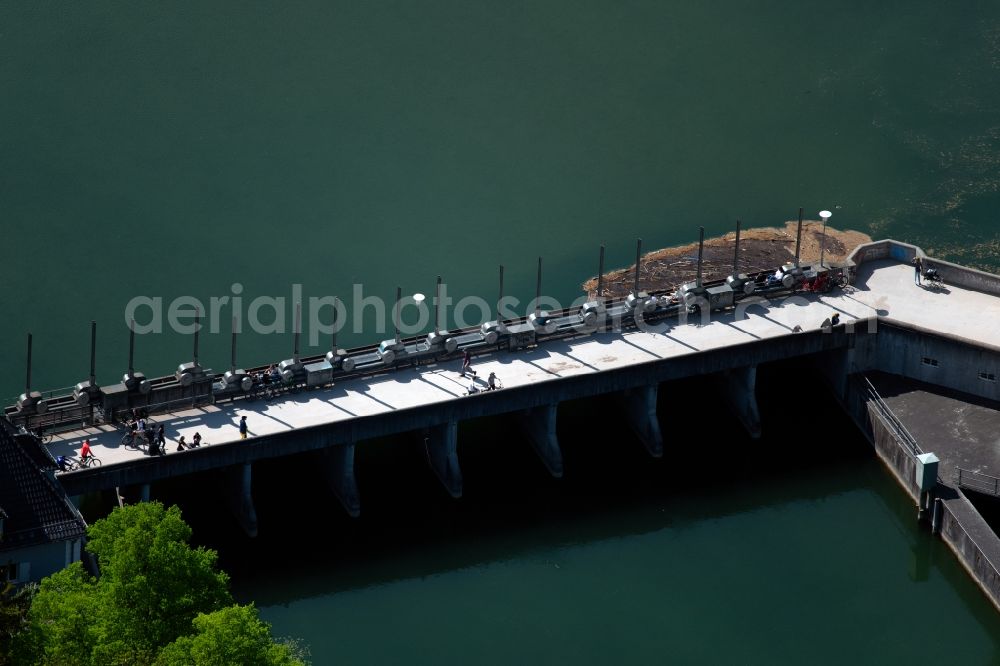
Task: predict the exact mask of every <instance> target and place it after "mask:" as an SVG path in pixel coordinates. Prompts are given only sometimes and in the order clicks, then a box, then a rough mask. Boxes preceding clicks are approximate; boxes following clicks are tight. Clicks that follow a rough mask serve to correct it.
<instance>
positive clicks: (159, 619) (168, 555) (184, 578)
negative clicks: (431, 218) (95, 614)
mask: <svg viewBox="0 0 1000 666" xmlns="http://www.w3.org/2000/svg"><path fill="white" fill-rule="evenodd" d="M87 538H88V543H87V550H89V551H90V552H91V553H93V554H94V555H96V556H97V562H98V566H99V567H100V571H101V577H100V580H99V587H100V592H101V594H100V597H101V600H102V602H103V603H102V621H101V623H100V628H101V633H100V634H99V636H98V645H97V651H96V653H95V657H99V658H100V659H101V660H102V661H103V660H104V659H114V656H115V655H133V656H134V657H136V658H139V659H142V660H145V661H152V659H150V658H149V657H150V656H151V655H154V654H155V653H156V651H157V650H158V649H159V648H161V647H163V646H164V645H166V644H167V643H170V642H171V641H173V640H174V639H176V638H177V637H178V636H181V635H183V634H186V633H188V632H189V631H191V621H192V620H194V618H195V616H196V615H198V614H199V613H210V612H212V611H214V610H216V609H218V608H221V607H223V606H225V605H227V604H230V603H232V597H231V596H230V594H229V577H228V576H227V575H226V574H225V573H223V572H221V571H218V570H217V569H216V560H217V557H216V553H215V551H212V550H207V549H205V548H191V546H190V545H188V541H189V540H190V539H191V528H190V527H189V526H188V524H187V523H185V522H184V520H183V519H182V518H181V511H180V509H179V508H178V507H176V506H172V507H170V508H169V509H165V508H164V507H163V505H162V504H160V503H159V502H142V503H139V504H134V505H130V506H126V507H123V508H119V509H115V510H114V511H113V512H112V513H111V515H110V516H108V517H107V518H105V519H103V520H99V521H96V522H95V523H94V524H93V525H92V526H91V527H90V529H88V530H87Z"/></svg>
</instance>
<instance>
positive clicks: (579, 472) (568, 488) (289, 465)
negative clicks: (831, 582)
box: [153, 363, 1000, 658]
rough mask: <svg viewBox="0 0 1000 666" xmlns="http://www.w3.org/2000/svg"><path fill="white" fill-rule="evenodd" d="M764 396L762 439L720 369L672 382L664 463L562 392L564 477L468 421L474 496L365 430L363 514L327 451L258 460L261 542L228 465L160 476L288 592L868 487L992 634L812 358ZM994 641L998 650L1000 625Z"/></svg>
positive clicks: (248, 578) (232, 560)
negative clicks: (733, 409) (246, 519)
mask: <svg viewBox="0 0 1000 666" xmlns="http://www.w3.org/2000/svg"><path fill="white" fill-rule="evenodd" d="M790 377H795V378H796V383H795V385H794V386H792V385H790V384H789V381H788V380H789V378H790ZM757 393H758V396H759V399H760V407H761V412H762V419H763V423H764V437H763V438H762V439H760V440H752V439H750V438H749V437H748V436H747V435H746V434H745V432H744V431H743V429H742V427H741V426H740V424H739V423H738V422H737V421H736V420H735V419H734V418H733V417H732V416H730V412H729V410H728V408H727V407H726V406H725V403H724V402H723V401H722V400H721V398H720V395H721V394H720V392H719V391H718V388H717V387H716V386H715V384H714V382H713V380H712V379H711V378H696V379H693V380H685V381H679V382H671V383H667V384H663V385H661V387H660V392H659V405H658V413H659V416H660V424H661V427H662V429H663V434H664V443H665V446H664V450H665V455H664V458H662V459H659V460H654V459H652V458H650V457H649V456H648V454H647V453H646V452H645V450H644V448H643V447H642V445H641V444H640V443H639V442H638V441H637V439H636V438H635V437H634V436H633V435H632V433H631V431H630V430H629V429H628V427H627V424H626V422H625V421H624V419H623V417H622V415H621V411H620V409H619V407H618V405H617V404H616V402H615V400H613V399H611V398H598V399H588V400H580V401H573V402H568V403H564V404H562V405H560V407H559V426H558V427H559V437H560V442H561V444H562V448H563V454H564V468H565V475H564V478H563V479H559V480H556V479H552V478H551V477H550V476H549V475H548V473H547V472H546V471H545V468H544V467H543V465H542V464H541V462H540V461H539V460H538V458H537V456H536V455H535V453H534V452H533V451H532V449H531V447H530V445H529V444H528V443H527V442H526V441H525V440H524V438H523V437H522V436H521V435H520V433H519V431H518V429H517V427H516V424H515V422H514V420H513V419H509V418H490V419H480V420H477V421H472V422H468V423H463V424H461V426H460V433H459V441H460V445H459V456H460V460H461V464H462V471H463V476H464V488H465V493H464V496H463V497H462V499H460V500H457V501H456V500H453V499H451V498H450V497H449V496H448V495H447V493H446V492H445V491H444V489H443V488H442V487H441V486H440V484H439V482H438V481H437V479H436V478H435V476H434V475H433V473H431V472H430V470H429V469H428V467H427V462H426V459H425V454H424V451H423V448H422V443H421V441H420V440H419V438H417V437H392V438H386V439H382V440H374V441H368V442H364V443H362V445H360V446H359V447H358V449H357V460H356V468H357V475H358V484H359V488H360V491H361V500H362V517H361V518H360V519H351V518H349V517H347V516H346V514H345V513H344V511H343V510H342V509H341V507H340V505H339V504H338V503H337V500H336V499H335V498H334V496H333V494H332V493H331V492H330V491H329V490H328V489H327V487H326V486H325V485H324V484H323V482H322V481H321V479H320V478H319V475H318V474H317V473H316V471H315V469H314V468H315V466H316V459H314V458H311V457H309V456H297V457H294V458H287V459H282V460H274V461H270V462H268V463H265V464H257V465H255V467H254V488H253V493H254V501H255V504H256V507H257V516H258V521H259V527H260V530H259V531H260V535H259V536H258V537H257V538H256V539H248V538H246V537H244V536H243V534H242V533H241V532H240V530H239V528H238V527H237V525H236V523H235V521H234V519H233V518H232V517H231V514H230V513H229V510H228V508H227V505H226V501H225V497H224V495H223V492H222V491H223V489H224V488H225V483H223V481H224V480H223V478H222V477H221V475H213V474H204V475H200V476H199V477H198V478H196V479H186V480H184V481H177V482H170V483H162V484H158V485H156V486H155V487H154V488H153V495H154V498H155V499H159V500H161V501H164V502H166V503H177V504H179V505H180V506H181V508H182V509H183V511H184V515H185V518H186V519H187V520H188V522H189V523H191V525H192V527H193V528H194V535H195V536H194V539H195V541H196V543H198V544H201V545H206V546H209V547H211V548H214V549H216V550H218V551H219V554H220V564H221V566H222V567H223V568H224V569H225V570H227V571H228V572H229V573H230V574H231V575H232V578H233V588H234V594H235V595H236V597H237V598H238V599H239V600H240V601H242V602H249V601H254V602H255V603H256V604H257V605H258V606H260V607H269V606H275V607H287V606H289V605H291V604H294V603H296V602H299V601H302V600H306V599H310V598H315V597H322V596H326V595H332V594H336V593H342V592H346V591H351V590H360V589H364V588H372V587H377V586H384V585H387V584H390V583H393V582H395V581H405V580H418V579H425V578H429V577H433V576H435V575H438V574H447V573H448V572H453V571H458V570H461V569H467V568H474V567H477V566H479V565H483V564H490V563H495V562H505V561H508V560H511V561H514V560H523V559H525V558H531V557H533V556H536V555H541V556H543V557H549V556H550V554H551V551H552V550H553V549H561V548H565V547H573V546H580V545H587V544H592V543H598V542H604V541H608V540H614V539H620V538H627V537H630V536H633V535H642V534H647V533H652V532H657V531H660V530H664V529H669V530H671V531H674V532H677V533H682V532H684V531H685V530H687V529H689V528H690V529H692V530H698V529H699V528H700V527H703V526H704V524H705V523H706V522H711V521H713V520H716V519H720V518H725V517H727V516H734V515H737V514H743V513H752V512H758V511H760V510H762V509H765V510H766V509H769V508H771V507H774V508H777V509H778V510H780V509H781V508H782V507H785V506H787V505H788V504H789V503H790V502H794V503H803V502H804V503H815V504H816V506H817V508H818V507H819V506H820V505H822V504H823V503H824V500H826V499H828V498H832V497H836V496H839V495H845V494H851V493H856V492H857V491H861V492H864V493H868V494H872V493H874V495H876V496H877V497H878V499H879V500H880V502H878V503H876V504H875V506H876V507H878V506H881V507H884V510H885V512H886V513H887V514H888V515H889V516H890V520H889V521H882V523H883V524H891V525H894V526H895V527H896V528H897V530H898V532H899V535H898V536H899V540H900V541H902V542H903V543H905V544H906V545H907V547H908V548H909V556H908V557H906V556H904V559H903V560H901V561H899V562H898V567H899V569H904V568H905V571H906V574H907V576H908V578H909V579H910V580H911V581H913V582H917V583H926V582H927V581H928V580H930V579H933V578H935V577H942V576H943V578H944V579H945V580H946V581H947V583H948V584H949V585H950V586H951V587H952V588H954V589H955V590H956V591H957V592H958V596H959V598H960V600H961V602H962V603H963V604H965V605H966V606H968V607H969V608H971V609H974V612H972V613H970V614H971V615H972V616H974V617H976V621H977V622H978V623H979V624H980V625H981V626H982V627H983V629H984V630H985V631H984V634H985V635H986V636H991V637H992V636H993V635H994V634H995V633H996V632H995V625H996V623H995V622H994V620H995V615H994V614H993V612H992V609H991V608H990V607H989V604H988V603H987V602H986V600H985V599H984V598H983V597H982V595H981V593H980V592H979V590H978V589H976V588H975V586H974V585H971V584H970V581H969V580H968V578H967V576H966V575H965V573H964V572H963V571H962V570H961V568H960V567H959V566H957V562H956V561H955V559H954V556H953V555H952V554H951V552H950V551H949V550H948V549H947V547H945V546H944V544H942V543H941V542H940V541H939V540H937V539H936V538H932V537H930V536H929V535H928V534H927V533H926V532H925V531H921V530H917V529H915V528H914V527H913V525H914V523H915V507H914V504H913V502H912V500H911V499H910V498H909V497H907V496H906V495H905V494H904V493H903V492H902V491H901V490H900V489H899V488H898V487H897V486H896V485H895V482H894V481H892V480H891V479H890V477H889V474H888V473H887V471H886V470H885V469H884V468H883V467H882V466H881V464H880V463H879V462H878V461H877V459H876V458H875V456H874V453H873V451H872V449H871V447H870V446H869V445H868V443H867V442H865V441H864V439H863V437H862V436H861V435H860V433H859V432H858V431H857V430H856V429H855V427H854V425H853V424H852V423H851V422H850V421H849V419H848V418H847V417H846V415H845V414H844V413H843V412H842V411H841V410H840V407H839V406H838V405H837V404H836V402H835V401H834V400H833V399H832V398H831V397H830V395H829V392H828V391H827V390H826V389H825V388H824V387H823V384H822V381H821V380H820V378H819V377H818V376H815V375H813V374H812V373H810V372H809V371H807V370H804V369H803V367H801V364H799V365H796V364H794V363H791V364H776V365H772V366H768V367H762V368H760V370H759V372H758V391H757ZM790 402H791V403H792V404H789V403H790ZM838 529H845V526H844V525H843V524H840V525H834V526H831V529H830V539H831V546H833V545H834V544H836V542H837V540H838V536H837V534H836V531H837V530H838ZM847 529H850V528H849V527H848V528H847ZM719 541H720V544H722V543H725V541H726V539H725V537H724V536H720V537H719ZM890 566H897V565H892V564H891V563H890ZM992 641H993V645H992V653H993V655H994V656H996V657H998V658H1000V638H997V639H992Z"/></svg>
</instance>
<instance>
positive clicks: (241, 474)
mask: <svg viewBox="0 0 1000 666" xmlns="http://www.w3.org/2000/svg"><path fill="white" fill-rule="evenodd" d="M226 476H227V477H228V481H229V483H228V485H229V492H228V493H227V496H228V498H229V506H230V508H231V509H232V510H233V513H234V514H235V515H236V521H237V522H238V523H239V524H240V527H242V528H243V531H244V532H246V534H247V536H250V537H255V536H257V510H256V509H255V508H254V505H253V496H252V495H251V494H250V481H251V466H250V463H244V464H242V465H235V466H233V467H230V468H228V469H227V470H226Z"/></svg>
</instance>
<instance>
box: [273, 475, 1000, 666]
mask: <svg viewBox="0 0 1000 666" xmlns="http://www.w3.org/2000/svg"><path fill="white" fill-rule="evenodd" d="M854 471H855V472H861V475H862V478H864V480H865V481H866V482H867V483H868V484H871V485H874V486H877V487H878V489H877V490H873V489H872V488H870V487H855V488H843V489H834V490H833V491H832V492H831V493H830V494H829V495H825V496H822V497H806V498H801V497H796V490H800V491H802V492H804V493H808V492H809V491H808V490H806V486H805V484H803V485H802V487H800V488H792V489H789V492H788V494H787V495H786V496H785V497H782V498H780V499H779V501H777V502H776V503H775V504H772V505H764V506H756V507H748V508H742V507H734V506H732V504H738V501H739V500H738V499H736V498H735V497H733V496H725V495H724V496H723V497H722V498H720V499H716V500H715V501H714V502H711V503H712V504H714V506H713V508H715V509H717V510H719V511H720V512H721V514H720V515H709V516H704V515H702V516H696V517H689V516H686V515H685V514H686V513H687V512H688V511H690V509H691V507H690V506H686V505H685V503H683V502H682V503H681V504H682V506H680V507H677V506H676V504H675V503H669V502H665V503H664V505H663V506H661V507H646V508H644V509H640V510H635V509H633V510H629V511H621V512H608V514H607V515H604V516H601V517H599V518H597V519H596V520H597V521H599V522H600V523H601V524H602V525H605V526H607V529H608V530H609V531H610V532H611V533H610V534H605V535H601V536H599V537H590V538H587V537H585V538H581V537H580V534H579V532H581V531H586V528H583V526H581V525H576V524H573V523H569V524H562V525H546V526H544V527H540V528H536V529H533V530H526V531H524V532H522V533H519V534H518V535H517V537H516V542H517V543H516V545H514V544H512V543H511V541H512V539H510V538H504V537H503V536H501V537H497V536H493V537H486V538H485V539H484V540H482V541H479V542H477V543H475V544H469V543H457V544H448V545H447V546H441V547H436V548H432V547H429V548H425V549H420V550H419V551H417V552H411V553H406V554H405V555H403V556H402V557H401V558H400V559H402V560H403V563H400V562H399V561H397V560H396V559H395V558H388V557H386V558H383V559H382V560H380V561H377V562H374V563H371V564H369V565H368V566H366V567H362V572H363V575H364V576H365V578H366V580H365V582H364V583H363V584H361V585H358V584H357V582H356V581H355V580H353V579H354V577H355V575H356V573H347V572H341V573H328V574H326V575H322V574H314V575H313V576H311V577H309V578H308V581H309V582H308V584H309V585H311V586H313V590H312V591H304V590H299V591H298V592H299V593H300V594H302V596H301V597H295V598H292V599H285V600H284V601H283V603H279V604H273V605H271V604H269V603H268V602H270V599H269V598H268V597H269V596H270V595H265V597H264V598H265V601H264V602H263V603H265V604H268V605H265V606H264V608H263V614H264V616H265V617H266V618H267V619H268V620H269V621H270V622H272V623H273V628H274V630H275V632H276V633H278V634H281V635H292V636H302V635H304V634H305V635H308V636H309V642H310V644H311V649H312V652H313V656H314V658H315V660H316V663H334V662H335V661H339V662H342V663H355V664H385V663H454V664H458V663H468V661H470V660H474V661H476V662H477V663H490V664H510V663H583V664H606V663H611V662H615V663H642V662H645V661H647V660H650V659H652V660H655V661H659V662H670V663H748V664H749V663H752V664H770V663H786V664H795V663H824V664H842V663H852V662H853V663H891V664H905V663H968V664H985V663H994V662H995V661H996V660H997V659H1000V643H998V640H997V633H996V628H997V626H996V625H997V623H996V622H995V620H994V618H991V617H989V615H988V613H989V610H990V609H989V608H984V606H985V602H984V601H982V600H981V599H977V598H976V594H977V591H976V590H975V589H969V588H970V587H971V586H970V585H969V584H968V581H966V580H963V576H964V573H963V572H962V571H961V570H960V569H959V568H958V567H957V565H956V564H955V562H954V559H953V557H952V555H951V553H950V552H949V551H948V550H947V549H946V548H945V547H944V546H943V544H941V543H940V542H931V540H930V538H929V537H927V536H926V535H923V534H919V533H916V531H915V529H914V528H913V526H912V512H909V511H906V512H904V511H902V509H903V508H904V507H891V506H887V505H886V501H885V498H884V497H881V496H880V495H879V491H881V492H882V493H884V494H886V495H891V494H892V493H893V492H896V489H895V488H894V487H885V486H887V485H888V484H890V483H891V482H890V481H887V480H885V477H884V472H883V470H881V469H880V468H878V467H877V466H876V465H875V464H874V463H873V464H872V465H867V466H863V467H862V468H861V469H860V470H854ZM866 473H867V474H866ZM879 475H882V476H881V477H880V476H879ZM818 480H819V481H822V479H818ZM809 481H812V482H814V483H815V482H816V481H817V479H809ZM698 499H699V501H700V500H702V498H698ZM909 508H910V507H908V506H907V507H905V509H909ZM678 513H679V514H680V515H679V516H678V515H677V514H678ZM637 514H638V515H637ZM904 514H905V515H904ZM637 522H638V523H641V525H640V526H639V527H640V529H641V530H642V531H639V532H636V533H633V532H631V531H629V528H633V525H634V524H635V523H637ZM589 523H590V521H588V524H589ZM846 525H850V528H849V529H845V526H846ZM456 548H457V549H460V550H461V554H460V555H457V556H456V553H455V549H456ZM456 557H460V558H463V559H464V558H470V559H471V561H466V562H462V563H460V565H454V564H451V562H452V561H453V559H454V558H456ZM480 557H481V558H483V559H481V560H480V559H478V558H480ZM441 561H444V562H448V563H449V566H446V567H445V568H444V569H443V570H435V563H438V562H441ZM406 567H412V568H416V569H420V568H423V567H426V569H427V570H428V571H427V572H426V573H416V572H413V571H405V570H403V571H400V570H401V569H405V568H406ZM290 577H291V578H292V579H296V578H299V577H298V576H296V575H295V574H292V575H291V576H290ZM300 584H302V585H305V584H306V583H305V582H304V581H300ZM956 588H958V589H956ZM279 589H280V590H281V592H278V595H281V593H282V592H284V591H285V589H286V588H285V587H284V586H282V587H281V588H279ZM959 590H961V591H959ZM945 618H947V619H945Z"/></svg>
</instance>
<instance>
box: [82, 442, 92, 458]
mask: <svg viewBox="0 0 1000 666" xmlns="http://www.w3.org/2000/svg"><path fill="white" fill-rule="evenodd" d="M90 455H91V453H90V440H89V439H85V440H83V446H81V447H80V461H81V462H83V461H84V460H86V459H87V458H89V457H90Z"/></svg>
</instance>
